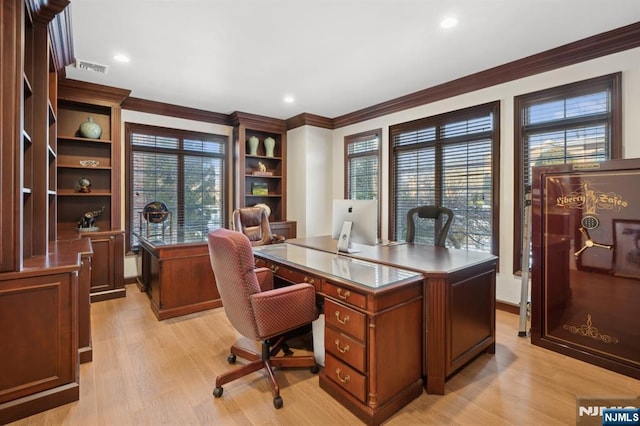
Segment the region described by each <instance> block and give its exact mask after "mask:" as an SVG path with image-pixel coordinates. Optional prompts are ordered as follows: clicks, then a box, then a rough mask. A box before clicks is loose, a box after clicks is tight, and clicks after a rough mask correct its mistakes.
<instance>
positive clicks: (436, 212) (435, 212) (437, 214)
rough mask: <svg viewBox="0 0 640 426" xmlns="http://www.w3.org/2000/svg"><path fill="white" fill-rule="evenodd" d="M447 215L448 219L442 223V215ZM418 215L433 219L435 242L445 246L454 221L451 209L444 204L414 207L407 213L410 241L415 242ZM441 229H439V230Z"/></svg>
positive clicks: (408, 239) (437, 244)
mask: <svg viewBox="0 0 640 426" xmlns="http://www.w3.org/2000/svg"><path fill="white" fill-rule="evenodd" d="M443 214H444V215H446V216H447V218H446V221H445V222H444V224H442V215H443ZM416 216H417V217H418V218H420V219H433V227H434V228H433V229H434V231H433V242H434V245H435V246H438V247H444V246H445V243H446V241H447V234H448V233H449V227H450V226H451V222H452V221H453V212H452V211H451V209H448V208H446V207H442V206H436V205H429V206H420V207H414V208H412V209H411V210H409V212H408V213H407V238H406V241H407V242H408V243H413V242H414V241H415V237H416V235H415V234H416ZM438 229H439V231H438Z"/></svg>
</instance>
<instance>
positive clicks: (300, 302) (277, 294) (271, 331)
mask: <svg viewBox="0 0 640 426" xmlns="http://www.w3.org/2000/svg"><path fill="white" fill-rule="evenodd" d="M250 300H251V306H252V308H253V313H254V315H255V318H256V323H257V325H258V334H259V335H260V338H261V339H263V340H264V339H269V338H271V337H274V336H277V335H280V334H283V333H286V332H287V331H291V330H295V329H296V328H298V327H300V326H303V325H306V324H309V323H311V322H312V321H313V320H315V319H316V318H318V308H317V307H316V290H315V288H314V287H313V285H311V284H306V283H301V284H294V285H290V286H287V287H282V288H276V289H273V290H268V291H263V292H262V293H256V294H254V295H252V296H250Z"/></svg>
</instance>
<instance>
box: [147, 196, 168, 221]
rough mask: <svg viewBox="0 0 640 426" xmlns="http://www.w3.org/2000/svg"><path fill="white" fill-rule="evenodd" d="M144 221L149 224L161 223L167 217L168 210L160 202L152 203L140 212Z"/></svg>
mask: <svg viewBox="0 0 640 426" xmlns="http://www.w3.org/2000/svg"><path fill="white" fill-rule="evenodd" d="M142 213H143V214H144V217H145V219H146V220H147V222H150V223H162V222H164V221H165V220H167V217H169V209H168V208H167V206H166V205H165V204H164V203H162V202H160V201H152V202H150V203H149V204H147V205H146V206H144V209H143V210H142Z"/></svg>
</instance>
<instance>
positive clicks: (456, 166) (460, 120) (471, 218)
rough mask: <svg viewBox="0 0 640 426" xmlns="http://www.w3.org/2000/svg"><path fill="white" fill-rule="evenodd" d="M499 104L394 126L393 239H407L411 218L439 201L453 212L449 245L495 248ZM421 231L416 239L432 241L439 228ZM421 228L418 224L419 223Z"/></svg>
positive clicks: (486, 249) (487, 250) (422, 241)
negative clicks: (419, 209)
mask: <svg viewBox="0 0 640 426" xmlns="http://www.w3.org/2000/svg"><path fill="white" fill-rule="evenodd" d="M495 107H496V104H492V106H491V107H490V108H487V106H486V105H483V106H480V107H478V108H477V109H473V108H471V109H467V110H463V111H459V112H453V113H450V114H444V115H442V116H437V117H432V118H426V119H423V120H418V121H416V122H412V123H404V124H401V125H398V126H392V128H391V142H392V156H393V159H392V162H393V163H392V191H393V197H392V217H393V228H394V231H393V238H394V239H404V238H406V216H407V213H408V211H409V210H410V209H411V208H413V207H417V206H421V205H429V204H437V205H442V206H445V207H448V208H450V209H451V210H453V212H454V215H455V217H454V221H453V223H452V225H451V228H450V230H449V241H448V242H447V245H448V246H455V247H461V248H466V249H475V250H482V251H486V252H491V251H492V250H493V243H494V238H497V236H495V235H493V230H494V214H495V213H496V212H493V208H492V206H493V192H494V188H495V187H494V185H495V184H496V183H494V181H493V176H494V173H493V167H494V166H493V162H494V152H495V151H494V150H495V149H497V147H496V146H497V142H496V141H494V137H495V134H496V128H495V127H496V123H495V120H494V116H495V109H494V108H495ZM442 225H443V224H442V223H436V226H435V227H433V226H432V225H431V226H430V227H426V228H425V229H419V228H418V229H416V231H417V232H416V240H415V241H416V242H418V243H424V244H433V243H434V241H433V235H434V231H435V230H436V229H439V227H440V226H442ZM417 226H419V225H417Z"/></svg>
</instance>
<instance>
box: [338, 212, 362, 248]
mask: <svg viewBox="0 0 640 426" xmlns="http://www.w3.org/2000/svg"><path fill="white" fill-rule="evenodd" d="M352 226H353V222H350V221H348V220H345V221H344V223H343V224H342V229H341V230H340V236H339V237H338V253H358V252H359V251H360V250H357V249H355V248H353V246H352V245H351V228H352Z"/></svg>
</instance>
